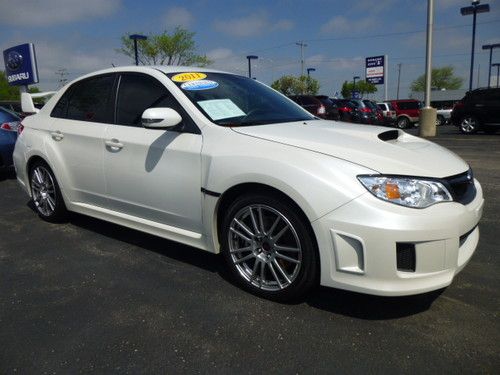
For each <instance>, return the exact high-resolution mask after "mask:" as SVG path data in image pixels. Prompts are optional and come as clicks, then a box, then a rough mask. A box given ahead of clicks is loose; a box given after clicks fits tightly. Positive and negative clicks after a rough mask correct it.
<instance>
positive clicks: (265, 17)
mask: <svg viewBox="0 0 500 375" xmlns="http://www.w3.org/2000/svg"><path fill="white" fill-rule="evenodd" d="M293 27H294V23H293V22H292V21H291V20H288V19H280V20H276V21H271V20H270V17H269V14H268V13H266V12H263V11H261V12H257V13H254V14H250V15H248V16H246V17H241V18H236V19H232V20H216V21H215V22H214V28H215V30H217V31H219V32H222V33H225V34H228V35H231V36H237V37H248V36H254V35H259V34H263V33H265V32H269V31H287V30H291V29H292V28H293Z"/></svg>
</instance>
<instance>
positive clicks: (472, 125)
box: [459, 115, 479, 134]
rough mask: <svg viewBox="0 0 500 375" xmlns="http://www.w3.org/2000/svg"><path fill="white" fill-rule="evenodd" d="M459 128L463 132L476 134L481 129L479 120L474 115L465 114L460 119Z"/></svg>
mask: <svg viewBox="0 0 500 375" xmlns="http://www.w3.org/2000/svg"><path fill="white" fill-rule="evenodd" d="M459 128H460V131H461V132H462V133H463V134H474V133H476V132H477V131H478V129H479V120H478V119H477V118H475V117H474V116H470V115H468V116H464V117H463V118H462V119H461V120H460V126H459Z"/></svg>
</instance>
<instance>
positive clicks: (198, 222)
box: [14, 66, 484, 301]
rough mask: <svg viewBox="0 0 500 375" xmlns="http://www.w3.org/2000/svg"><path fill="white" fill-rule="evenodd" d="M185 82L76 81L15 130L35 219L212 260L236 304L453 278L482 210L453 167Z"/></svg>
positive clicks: (263, 102) (20, 171)
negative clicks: (156, 241)
mask: <svg viewBox="0 0 500 375" xmlns="http://www.w3.org/2000/svg"><path fill="white" fill-rule="evenodd" d="M191 69H193V70H191V71H190V70H186V68H185V67H176V66H164V67H157V66H156V67H147V66H140V67H136V66H134V67H120V68H112V69H107V70H103V71H99V72H96V73H92V74H89V75H86V76H84V77H81V78H78V79H77V80H75V81H73V82H71V83H69V84H67V85H66V86H65V87H63V88H62V89H61V90H60V91H59V92H58V93H56V94H55V95H54V96H53V97H52V98H51V99H50V100H49V102H48V103H47V104H46V105H45V106H44V108H42V110H40V111H39V112H38V113H37V114H35V115H33V116H28V117H26V118H25V119H24V120H23V127H22V128H21V129H23V130H22V132H21V133H20V135H19V137H18V140H17V142H16V147H15V151H14V162H15V167H16V172H17V178H18V181H19V183H20V185H21V186H23V187H24V189H25V190H26V192H27V193H28V194H29V195H30V196H31V199H32V201H33V203H34V205H33V207H35V209H36V211H37V213H38V215H39V216H40V217H41V218H42V219H44V220H47V221H51V222H55V221H60V220H63V219H64V217H65V215H66V213H67V211H75V212H79V213H81V214H85V215H89V216H94V217H97V218H100V219H102V220H106V221H110V222H114V223H116V224H121V225H124V226H128V227H131V228H134V229H137V230H141V231H144V232H148V233H151V234H154V235H157V236H161V237H164V238H167V239H170V240H174V241H178V242H181V243H184V244H187V245H190V246H194V247H197V248H200V249H202V250H206V251H209V252H212V253H219V252H221V253H222V256H223V258H224V260H225V262H226V264H227V267H228V269H229V272H230V274H231V275H232V277H234V279H235V280H236V281H237V282H238V283H239V284H240V285H241V286H242V287H243V288H245V289H247V290H249V291H250V292H252V293H255V294H257V295H259V296H262V297H265V298H269V299H273V300H280V301H284V300H290V299H297V298H298V297H299V296H301V295H303V294H304V293H306V292H307V291H308V290H310V289H311V288H312V287H313V286H315V285H316V284H321V285H325V286H330V287H335V288H342V289H348V290H352V291H356V292H363V293H369V294H377V295H387V296H397V295H410V294H418V293H424V292H428V291H431V290H436V289H441V288H444V287H446V286H447V285H449V284H450V283H451V282H452V280H453V278H454V277H455V275H456V274H457V273H458V272H459V271H460V270H461V269H462V268H463V267H465V265H466V263H467V262H468V261H469V259H470V258H471V256H472V255H473V253H474V250H475V248H476V246H477V243H478V240H479V229H478V227H477V225H478V222H479V219H480V217H481V212H482V208H483V202H484V200H483V195H482V190H481V186H480V184H479V183H478V182H477V181H476V180H475V179H474V178H473V177H472V171H471V170H470V168H469V166H468V164H467V163H466V162H465V161H463V160H462V159H460V158H459V157H458V156H457V155H455V154H454V153H452V152H450V151H448V150H446V149H445V148H443V147H441V146H439V145H437V144H434V143H432V142H429V141H427V140H425V139H423V138H419V137H415V136H412V135H410V134H406V133H405V132H403V131H399V130H395V129H390V130H388V129H386V128H382V127H375V126H373V127H367V126H358V125H351V124H343V123H341V122H337V121H326V120H319V119H318V118H317V117H315V116H313V115H311V114H310V113H308V112H307V111H304V110H303V109H302V108H301V107H299V106H298V105H296V104H295V103H293V102H292V101H290V100H288V99H287V98H286V97H284V96H283V95H281V94H279V93H277V92H276V91H274V90H272V89H270V88H269V87H267V86H266V85H264V84H262V83H260V82H258V81H255V80H253V79H250V78H247V77H243V76H238V75H235V74H230V73H223V72H219V71H213V70H209V69H200V68H191ZM118 82H119V84H117V83H118ZM23 98H24V100H23V103H24V104H25V109H26V110H27V109H28V107H30V108H31V106H30V105H29V104H30V103H29V100H28V99H29V98H30V96H29V94H23ZM32 111H33V110H32ZM34 112H36V110H35V111H34ZM436 161H439V162H436ZM167 245H168V244H167Z"/></svg>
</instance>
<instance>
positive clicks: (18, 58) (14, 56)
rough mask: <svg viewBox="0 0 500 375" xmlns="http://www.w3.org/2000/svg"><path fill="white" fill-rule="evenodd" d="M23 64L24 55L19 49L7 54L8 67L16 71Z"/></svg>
mask: <svg viewBox="0 0 500 375" xmlns="http://www.w3.org/2000/svg"><path fill="white" fill-rule="evenodd" d="M22 64H23V56H22V55H21V54H20V53H19V52H17V51H11V52H9V54H8V55H7V67H8V68H9V69H10V70H12V71H14V70H18V69H19V68H20V67H21V65H22Z"/></svg>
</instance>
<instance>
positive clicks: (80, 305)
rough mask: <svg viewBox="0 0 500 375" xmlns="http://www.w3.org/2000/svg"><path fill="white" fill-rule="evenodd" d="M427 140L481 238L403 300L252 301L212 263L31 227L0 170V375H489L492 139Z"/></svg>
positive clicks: (91, 225) (499, 361)
mask: <svg viewBox="0 0 500 375" xmlns="http://www.w3.org/2000/svg"><path fill="white" fill-rule="evenodd" d="M410 132H411V133H416V132H417V130H411V131H410ZM439 133H440V135H439V136H438V137H436V138H435V139H434V140H435V141H436V142H437V143H439V144H441V145H443V146H445V147H447V148H449V149H451V150H453V151H455V152H456V153H457V154H459V155H460V156H461V157H463V158H464V159H465V160H466V161H467V162H469V163H470V165H471V166H472V168H473V170H474V173H475V176H476V178H478V179H479V181H480V182H481V183H482V186H483V189H484V194H485V198H486V206H485V210H484V217H483V220H482V222H481V223H480V230H481V240H480V243H479V247H478V249H477V251H476V254H475V255H474V256H473V258H472V260H471V262H470V263H469V265H468V266H467V267H466V268H465V269H464V270H463V271H462V273H460V274H459V275H458V276H457V277H456V279H455V281H454V283H453V284H452V285H451V286H450V287H449V288H447V289H446V290H444V291H438V292H435V293H429V294H425V295H419V296H413V297H404V298H382V297H373V296H366V295H361V294H356V293H350V292H343V291H340V290H334V289H327V288H318V290H316V291H315V292H314V293H313V294H312V295H310V296H309V297H308V298H307V299H306V300H305V301H303V302H302V303H299V304H294V305H284V304H278V303H273V302H269V301H266V300H262V299H259V298H257V297H254V296H252V295H249V294H247V293H245V292H243V291H241V290H240V289H238V288H237V287H235V286H234V285H232V283H231V282H230V281H229V280H228V278H227V276H226V273H225V272H224V269H223V267H222V262H221V261H220V260H219V257H218V256H215V255H211V254H208V253H204V252H201V251H198V250H195V249H193V248H190V247H187V246H184V245H179V244H176V243H174V242H170V241H167V240H163V239H160V238H156V237H153V236H150V235H147V234H143V233H140V232H137V231H134V230H130V229H126V228H122V227H119V226H116V225H113V224H110V223H106V222H103V221H100V220H96V219H92V218H88V217H84V216H80V215H72V217H71V219H70V221H69V222H68V223H65V224H59V225H56V224H49V223H46V222H43V221H41V220H40V219H39V218H38V217H37V216H36V214H35V213H34V212H33V210H32V209H31V207H30V205H29V201H28V198H27V196H26V195H25V194H24V193H23V192H22V191H21V189H20V187H18V185H17V182H16V180H15V176H14V174H13V173H3V174H1V175H0V373H6V374H9V373H23V374H26V373H37V374H38V373H39V374H43V373H78V372H80V373H87V372H95V373H114V372H116V373H181V372H182V373H187V372H189V373H235V372H239V373H264V372H271V373H287V374H291V373H294V374H295V373H346V372H356V373H387V372H388V371H390V373H396V372H398V373H401V372H403V373H422V372H427V373H431V372H443V373H496V372H498V369H499V368H500V358H499V357H500V354H499V345H498V343H499V342H500V324H499V316H498V313H499V311H500V298H499V294H500V293H499V291H498V290H499V289H498V287H499V285H500V276H499V275H500V274H499V272H498V269H499V266H500V261H499V257H498V254H499V251H498V250H499V246H498V242H497V241H498V237H497V236H498V231H499V229H500V215H499V214H498V213H499V212H500V133H497V134H496V135H485V134H477V135H473V136H463V135H460V134H459V133H458V131H457V130H456V129H455V128H454V127H451V126H444V127H441V128H439ZM436 162H437V163H438V162H439V161H438V160H437V161H436Z"/></svg>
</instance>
